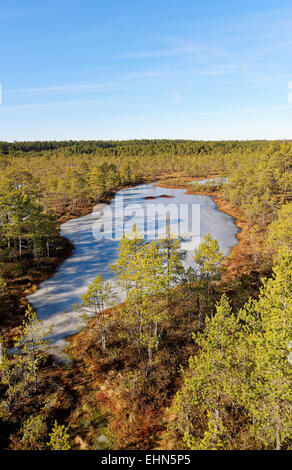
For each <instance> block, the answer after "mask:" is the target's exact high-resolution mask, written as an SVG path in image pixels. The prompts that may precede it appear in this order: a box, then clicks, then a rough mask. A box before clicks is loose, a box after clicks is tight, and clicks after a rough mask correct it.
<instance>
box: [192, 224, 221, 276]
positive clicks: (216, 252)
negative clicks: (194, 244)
mask: <svg viewBox="0 0 292 470" xmlns="http://www.w3.org/2000/svg"><path fill="white" fill-rule="evenodd" d="M194 257H195V262H196V263H197V265H198V267H199V273H200V276H201V277H202V278H203V279H207V280H215V279H219V278H220V274H221V271H222V267H221V264H222V261H223V253H222V251H220V249H219V245H218V242H217V240H215V239H213V238H212V237H211V235H210V234H209V233H208V234H207V235H205V236H204V238H203V242H202V243H201V244H200V246H199V248H198V249H197V250H195V256H194Z"/></svg>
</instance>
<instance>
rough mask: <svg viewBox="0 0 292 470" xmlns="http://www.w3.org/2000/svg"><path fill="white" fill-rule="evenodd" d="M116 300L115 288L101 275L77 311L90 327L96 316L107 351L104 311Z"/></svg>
mask: <svg viewBox="0 0 292 470" xmlns="http://www.w3.org/2000/svg"><path fill="white" fill-rule="evenodd" d="M115 300H116V295H115V294H114V291H113V288H112V286H111V284H110V283H109V282H105V280H104V278H103V276H102V275H101V274H99V275H98V276H97V277H96V278H95V279H94V281H93V282H92V283H91V285H90V286H89V288H88V290H87V292H86V293H85V294H83V295H82V303H81V304H80V305H76V306H75V309H76V311H78V312H79V313H81V318H82V319H83V320H84V321H85V323H86V325H88V323H89V321H90V318H92V317H93V315H95V316H96V317H97V318H98V320H99V331H100V337H101V344H102V348H103V349H106V317H105V314H104V310H105V308H106V307H109V306H110V305H113V304H114V303H115Z"/></svg>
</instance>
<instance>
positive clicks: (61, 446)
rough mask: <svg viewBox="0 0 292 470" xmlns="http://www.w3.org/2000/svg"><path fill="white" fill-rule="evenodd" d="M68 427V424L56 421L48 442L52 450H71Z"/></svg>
mask: <svg viewBox="0 0 292 470" xmlns="http://www.w3.org/2000/svg"><path fill="white" fill-rule="evenodd" d="M68 429H69V427H68V426H67V427H66V426H65V425H64V424H63V425H60V424H58V423H57V421H55V423H54V426H53V429H52V432H51V433H50V434H49V437H50V440H49V442H48V444H47V445H48V447H49V448H50V449H51V450H70V448H71V446H70V443H69V433H68Z"/></svg>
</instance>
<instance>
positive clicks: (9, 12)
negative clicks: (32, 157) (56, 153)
mask: <svg viewBox="0 0 292 470" xmlns="http://www.w3.org/2000/svg"><path fill="white" fill-rule="evenodd" d="M0 54H1V61H0V82H1V83H2V104H1V105H0V140H36V139H40V140H49V139H58V140H60V139H131V138H189V139H255V138H259V139H260V138H262V139H264V138H266V139H277V138H290V139H291V138H292V96H291V97H290V101H291V104H290V103H289V100H288V96H289V92H290V93H291V94H292V82H291V81H292V3H291V0H277V1H271V0H245V1H243V0H239V1H235V0H232V1H231V0H224V1H223V0H205V2H202V1H201V0H200V1H199V0H155V1H154V0H139V1H138V0H95V1H93V0H82V1H81V0H50V1H49V2H40V1H39V0H38V1H35V0H18V1H17V0H6V1H1V0H0ZM289 82H291V83H290V85H291V88H290V89H289Z"/></svg>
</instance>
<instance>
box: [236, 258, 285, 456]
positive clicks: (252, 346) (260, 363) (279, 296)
mask: <svg viewBox="0 0 292 470" xmlns="http://www.w3.org/2000/svg"><path fill="white" fill-rule="evenodd" d="M278 260H279V264H278V265H276V266H275V267H274V272H273V277H272V278H271V279H268V280H265V281H264V282H263V287H262V289H261V292H260V296H259V299H258V300H256V301H250V302H249V303H248V304H247V306H246V307H245V308H244V309H243V310H242V311H241V313H240V318H241V319H242V321H244V322H245V335H244V336H243V338H242V341H243V342H244V343H245V344H244V349H245V351H246V361H248V373H247V374H246V385H247V386H246V387H245V393H244V394H243V395H241V396H240V400H241V402H242V404H244V406H245V407H246V409H247V410H248V413H249V415H250V417H251V419H252V422H253V425H252V426H251V430H250V431H251V433H252V435H253V436H254V438H255V440H256V441H257V442H260V443H261V444H262V445H263V446H264V447H265V448H268V449H278V450H280V449H281V448H282V447H283V446H285V444H287V442H288V441H289V439H290V438H291V432H292V418H291V417H292V392H291V365H290V364H289V361H288V355H289V342H290V341H291V337H292V305H291V295H292V257H291V252H289V251H287V249H281V250H280V252H279V254H278Z"/></svg>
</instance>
